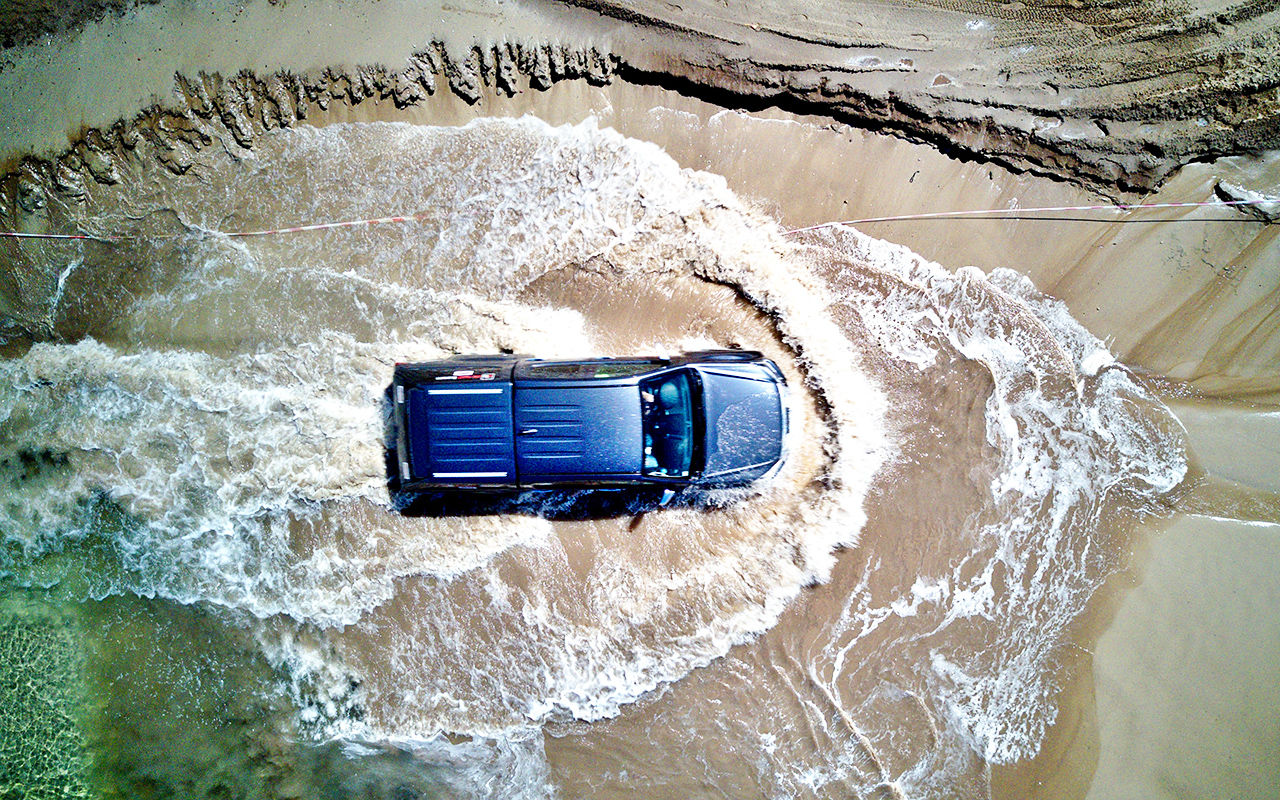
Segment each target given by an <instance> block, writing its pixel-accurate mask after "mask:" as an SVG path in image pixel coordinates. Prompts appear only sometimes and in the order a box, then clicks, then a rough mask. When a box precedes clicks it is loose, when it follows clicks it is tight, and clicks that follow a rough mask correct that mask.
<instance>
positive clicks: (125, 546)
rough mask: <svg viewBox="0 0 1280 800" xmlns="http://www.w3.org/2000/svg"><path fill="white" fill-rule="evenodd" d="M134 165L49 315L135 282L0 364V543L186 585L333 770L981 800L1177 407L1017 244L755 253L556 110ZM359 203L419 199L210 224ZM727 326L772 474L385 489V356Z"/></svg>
mask: <svg viewBox="0 0 1280 800" xmlns="http://www.w3.org/2000/svg"><path fill="white" fill-rule="evenodd" d="M135 177H136V180H135V181H134V182H132V183H130V184H128V185H126V186H125V187H124V188H120V189H115V190H95V191H97V192H98V193H99V195H100V196H99V197H97V198H95V202H94V204H93V205H92V206H91V208H92V210H93V219H92V226H93V227H94V228H97V229H104V230H107V229H127V228H129V227H131V226H134V225H136V224H138V223H135V222H133V221H134V220H146V221H147V222H146V224H147V225H150V226H152V227H153V228H159V229H160V230H161V231H162V232H164V233H165V234H167V235H173V236H175V237H177V238H175V239H165V240H163V241H164V242H166V243H167V244H163V245H159V244H155V243H151V244H149V245H148V246H147V248H137V249H135V250H129V251H122V250H120V249H117V250H115V251H110V252H106V253H101V252H97V251H89V252H88V253H87V254H82V255H83V256H84V257H81V256H77V255H76V254H74V253H73V254H71V256H70V257H69V259H70V260H69V262H68V263H72V264H76V265H78V266H76V271H77V272H78V273H80V274H81V277H80V278H77V280H84V281H85V283H83V284H78V283H76V282H74V281H71V280H70V279H68V281H67V288H66V291H64V293H63V296H62V298H61V301H60V302H62V303H63V304H66V305H68V307H70V306H72V305H74V304H76V303H77V302H81V301H79V300H78V296H77V292H79V293H83V294H86V295H92V294H93V293H94V292H95V291H98V290H100V289H101V287H96V286H95V285H94V283H93V274H94V273H93V272H92V271H93V270H94V269H95V268H97V269H100V270H101V271H102V274H104V275H106V276H107V278H104V279H108V278H110V277H111V276H112V275H113V274H115V273H112V272H111V271H110V270H109V269H107V267H111V265H117V266H116V267H112V268H113V269H115V268H118V265H119V264H121V263H129V264H133V265H134V267H133V268H134V269H135V273H136V275H137V277H138V281H139V285H138V286H137V288H136V291H135V298H134V299H133V300H131V301H130V302H129V303H127V304H124V305H117V306H113V307H110V308H106V307H104V310H101V311H100V312H99V313H98V314H97V316H96V317H95V316H94V315H93V314H90V315H89V316H90V317H92V318H91V319H88V320H87V321H83V320H82V321H81V325H82V328H83V330H85V331H86V332H87V333H89V334H90V335H91V337H92V338H84V339H82V340H80V341H77V342H74V343H66V344H40V345H37V346H35V347H33V348H32V349H30V350H29V351H28V352H27V353H26V354H25V355H23V356H21V357H17V358H13V359H10V360H8V361H6V362H4V363H3V364H0V417H3V419H4V428H3V431H2V432H0V459H3V463H4V470H5V471H6V475H5V477H6V478H7V480H8V481H9V482H10V484H11V485H12V487H13V489H12V495H11V496H12V498H13V499H12V502H8V503H6V504H5V507H4V508H3V509H0V515H2V516H0V526H2V530H3V536H4V549H3V551H0V559H2V560H0V567H3V569H4V570H5V572H6V573H7V574H8V576H9V577H8V580H9V581H10V582H11V583H16V584H18V585H24V586H55V587H59V591H63V592H66V593H68V595H69V596H71V597H73V598H77V599H81V600H88V599H91V598H102V597H107V596H124V597H142V598H158V599H159V600H158V601H157V602H159V601H167V602H174V603H178V604H181V605H183V606H193V607H197V608H208V609H212V610H213V612H214V613H213V616H212V617H211V619H212V620H214V621H215V623H212V624H216V625H218V626H228V627H229V628H231V629H234V630H237V631H240V632H243V633H244V634H245V635H246V636H247V637H248V641H251V642H252V645H251V650H252V655H249V656H246V658H251V659H254V660H255V661H261V663H262V664H263V665H265V666H264V668H263V669H264V673H263V674H264V675H266V676H269V677H264V678H263V679H262V681H263V682H262V683H261V684H260V685H255V686H252V687H245V689H244V691H246V692H260V693H264V696H272V697H279V698H284V700H285V701H287V704H288V705H289V707H290V708H292V709H293V711H292V715H291V716H290V717H289V722H288V723H287V727H288V728H289V731H290V733H289V736H291V737H293V739H294V740H295V741H298V742H301V743H305V742H323V741H327V740H336V741H338V742H341V743H342V747H343V753H344V755H343V758H344V759H346V760H345V761H342V762H341V764H342V765H343V766H342V767H341V769H345V770H348V771H351V773H352V774H359V773H360V772H361V770H366V771H372V770H374V769H375V768H374V767H373V766H370V765H375V764H376V765H377V767H376V769H378V770H383V769H388V768H389V767H387V766H386V764H385V762H384V760H385V759H386V758H389V756H388V755H387V753H388V752H389V751H388V750H387V748H388V747H391V746H392V745H394V750H395V753H396V754H398V755H397V756H396V757H404V758H408V759H410V760H411V761H412V763H416V764H419V765H428V766H429V767H430V770H429V771H430V774H431V776H432V777H431V781H429V782H428V784H429V785H430V786H433V787H435V788H437V789H440V788H441V787H444V789H442V790H447V791H449V792H451V793H453V794H458V795H462V796H476V797H482V796H495V797H497V796H502V797H510V796H534V797H537V796H545V795H547V794H555V793H559V794H564V795H568V796H573V795H577V794H583V795H584V796H591V794H595V796H603V795H604V794H607V793H608V792H609V791H610V790H613V789H616V790H617V791H619V792H625V791H642V792H644V793H645V794H646V795H649V796H655V797H660V796H670V797H677V796H679V797H684V796H689V793H690V792H692V793H693V794H698V793H699V792H702V793H706V794H715V793H716V791H708V790H707V789H706V788H705V787H704V788H702V789H698V788H697V787H698V786H699V784H697V783H696V782H695V783H694V784H692V785H686V784H685V783H684V781H686V780H690V779H692V778H693V777H696V776H698V775H706V774H707V773H708V769H707V767H706V765H707V764H715V763H717V759H721V758H730V759H732V762H733V763H732V764H728V763H726V766H725V767H724V768H723V769H722V770H719V771H717V770H710V772H711V773H712V774H713V777H712V778H709V779H708V780H709V781H710V785H712V786H716V787H718V789H717V790H718V791H719V792H721V793H727V794H730V795H734V796H738V795H741V794H742V793H743V792H747V793H755V794H765V795H770V796H772V795H781V796H809V795H824V794H826V793H828V792H832V791H842V792H846V793H852V794H854V795H855V796H873V795H874V794H875V793H876V792H883V791H886V790H889V791H896V792H898V793H900V794H903V795H905V796H909V797H948V796H954V793H955V792H956V791H957V789H959V792H960V793H961V794H964V795H968V794H971V793H979V792H981V787H982V786H983V785H984V781H985V775H986V766H985V765H986V764H987V763H1005V762H1009V761H1012V760H1015V759H1017V758H1020V757H1024V756H1027V755H1030V754H1032V753H1034V752H1035V751H1036V749H1037V747H1038V745H1039V742H1040V740H1041V738H1042V736H1043V733H1044V730H1045V728H1046V726H1047V725H1048V724H1049V723H1051V722H1052V720H1053V719H1054V715H1055V713H1056V712H1055V707H1054V689H1055V683H1054V681H1055V679H1056V665H1057V662H1056V651H1057V650H1058V649H1059V648H1061V647H1062V646H1063V645H1064V643H1065V642H1066V640H1067V636H1068V631H1069V626H1070V624H1071V623H1072V621H1073V620H1074V619H1076V617H1078V616H1079V614H1080V613H1081V612H1082V610H1083V609H1084V607H1085V604H1086V603H1087V601H1088V599H1089V597H1090V595H1091V594H1092V593H1093V591H1094V590H1095V589H1096V588H1097V587H1098V586H1099V584H1100V583H1101V581H1102V580H1103V579H1104V578H1105V577H1106V576H1107V575H1108V574H1109V573H1110V572H1111V571H1113V570H1114V569H1115V568H1116V567H1117V566H1119V565H1120V564H1121V563H1123V557H1124V554H1125V553H1126V548H1127V538H1126V533H1125V528H1124V526H1123V524H1122V523H1123V520H1124V519H1127V518H1128V517H1129V516H1131V515H1132V514H1133V513H1142V512H1143V511H1144V510H1145V509H1147V508H1148V507H1149V506H1150V505H1151V504H1152V503H1154V502H1155V501H1157V500H1158V499H1159V498H1160V497H1161V496H1162V495H1164V494H1166V493H1168V492H1170V491H1171V490H1173V489H1174V487H1175V486H1177V484H1178V483H1179V482H1180V481H1181V480H1182V478H1183V476H1184V475H1185V471H1186V463H1185V458H1184V455H1183V448H1182V444H1181V439H1180V436H1179V433H1178V429H1177V425H1176V422H1174V421H1173V420H1172V418H1171V417H1170V416H1169V415H1168V413H1167V412H1166V411H1165V410H1164V409H1163V408H1162V407H1160V406H1159V404H1158V403H1156V402H1155V401H1154V400H1152V399H1151V398H1150V397H1149V396H1147V395H1146V394H1145V393H1144V392H1143V391H1142V390H1141V388H1139V386H1138V385H1137V384H1136V383H1135V382H1134V381H1133V380H1132V379H1131V377H1130V376H1129V374H1128V373H1127V372H1126V371H1125V370H1124V368H1123V367H1122V366H1120V365H1118V364H1117V363H1115V361H1114V359H1113V358H1112V357H1111V355H1110V354H1109V353H1108V352H1107V350H1106V347H1105V346H1104V345H1103V344H1102V343H1101V342H1099V341H1097V340H1096V339H1095V338H1094V337H1092V336H1091V335H1090V334H1089V333H1088V332H1087V331H1085V330H1084V329H1083V328H1082V327H1081V326H1080V325H1079V324H1078V323H1076V322H1075V321H1074V320H1072V319H1071V317H1070V315H1069V313H1068V312H1067V310H1066V309H1065V308H1064V307H1063V306H1062V305H1061V304H1060V303H1058V302H1057V301H1054V300H1053V299H1052V298H1048V297H1046V296H1044V295H1042V294H1040V293H1039V292H1038V291H1036V289H1035V288H1034V287H1033V286H1032V285H1031V284H1030V282H1029V281H1027V280H1026V279H1024V278H1021V277H1020V276H1018V275H1017V273H1016V272H1013V271H1007V270H1002V271H997V272H995V273H993V274H991V275H982V274H981V273H979V272H977V271H976V270H960V271H959V272H954V273H953V272H951V271H949V270H947V269H944V268H942V267H940V266H938V265H935V264H931V263H928V262H925V261H923V260H921V259H919V258H918V257H916V256H914V255H913V254H911V253H910V252H909V251H906V250H904V249H902V248H899V247H896V246H894V245H891V244H888V243H885V242H882V241H878V240H874V239H870V238H868V237H865V236H863V235H861V234H859V233H857V232H856V231H853V230H849V229H837V230H833V231H829V232H825V233H820V234H811V235H809V236H807V237H806V238H804V239H803V240H801V241H796V240H793V239H788V238H787V237H785V236H784V235H782V233H781V231H780V229H779V227H778V226H777V224H776V223H774V222H773V221H772V220H770V219H768V218H767V217H765V216H763V215H761V214H760V213H758V212H756V211H754V210H752V209H750V208H748V207H747V206H745V205H744V204H743V203H742V202H741V201H740V200H739V199H738V198H736V197H734V196H733V194H732V193H731V192H730V191H728V189H727V188H726V187H725V185H724V182H723V180H721V179H719V178H718V177H716V176H714V175H709V174H705V173H698V172H692V171H689V170H683V169H680V168H679V167H678V166H677V165H676V164H675V163H674V162H673V161H672V160H671V159H670V158H669V157H668V156H667V155H666V154H664V153H663V152H662V151H661V150H659V149H658V148H656V147H655V146H653V145H650V144H645V143H641V142H636V141H634V140H627V139H624V138H623V137H621V136H619V135H617V134H616V133H613V132H612V131H608V130H600V129H598V128H597V127H596V126H595V125H594V124H592V123H585V124H582V125H577V126H568V127H562V128H551V127H549V126H547V125H545V124H543V123H541V122H539V121H537V120H533V119H522V120H515V121H511V120H478V121H476V122H473V123H471V124H469V125H467V126H464V127H462V128H426V127H414V126H409V125H387V124H369V125H337V126H333V127H329V128H325V129H320V130H315V129H309V128H299V129H296V130H292V131H282V132H279V133H276V134H273V135H271V136H267V137H264V139H263V141H262V143H261V145H260V146H259V147H258V149H257V150H256V151H255V153H254V154H253V156H252V158H251V159H250V160H248V161H245V162H236V163H233V162H231V161H229V160H227V159H225V158H221V157H210V158H209V159H208V161H207V163H203V164H200V165H197V166H196V167H195V168H193V169H192V171H191V172H189V173H188V174H186V175H184V176H180V177H173V176H170V175H167V174H162V173H161V171H160V170H159V168H156V167H146V166H140V167H139V170H138V174H137V175H136V176H135ZM388 213H413V214H422V215H423V218H422V220H421V221H420V222H419V223H415V224H407V225H400V226H378V227H374V228H356V229H346V230H340V231H326V232H317V233H309V234H301V235H296V236H287V237H279V238H272V239H261V240H259V239H255V240H251V241H233V240H229V239H226V238H225V237H222V236H220V235H219V234H218V233H217V231H223V230H237V229H256V228H264V227H275V226H277V225H282V224H294V223H302V222H313V221H319V220H341V219H355V218H361V217H367V216H381V215H383V214H388ZM95 263H97V264H98V266H97V267H95ZM86 264H87V266H85V265H86ZM139 264H140V265H141V266H140V267H139V266H138V265H139ZM102 265H107V267H104V266H102ZM1015 266H1016V265H1015ZM86 270H87V272H84V271H86ZM83 305H84V303H83V302H81V306H83ZM108 312H109V313H108ZM64 316H65V315H64ZM728 343H733V344H741V345H743V346H746V347H753V348H759V349H763V350H765V351H766V352H768V353H770V354H771V355H772V356H773V357H774V358H775V359H776V360H778V361H779V362H780V363H781V364H783V365H784V369H785V370H786V371H787V372H788V375H789V378H790V382H791V385H792V387H793V390H794V391H793V393H794V394H795V396H796V408H795V414H796V417H795V423H794V428H795V431H796V433H795V437H794V441H793V442H792V443H791V445H792V457H791V459H790V461H789V464H788V467H787V469H785V470H784V471H783V472H782V474H781V475H779V476H778V478H777V479H776V480H774V481H773V482H772V483H770V484H768V485H763V486H759V487H754V488H753V489H752V490H750V491H747V492H739V493H735V494H731V495H724V496H719V497H712V498H708V499H706V500H705V501H704V502H701V503H696V504H692V505H689V506H685V507H677V508H669V509H663V510H661V511H655V512H651V513H648V514H646V515H644V516H643V517H640V518H635V519H632V518H630V517H626V516H622V517H606V518H600V519H587V520H563V519H556V518H554V517H555V516H556V515H555V514H550V513H549V512H551V511H553V510H554V506H555V505H556V504H562V503H567V502H572V501H573V498H572V497H571V496H566V497H559V498H554V497H553V498H551V499H550V500H548V501H547V503H548V505H546V506H545V507H544V508H543V511H544V514H542V515H539V514H530V513H527V512H519V513H510V514H495V515H489V516H479V517H440V518H432V517H425V518H424V517H406V516H402V515H400V514H398V513H397V512H396V511H395V506H394V503H393V502H392V499H391V498H390V497H389V496H388V494H387V490H386V485H385V472H384V463H383V440H384V436H385V420H384V411H383V392H384V391H385V388H386V386H387V384H388V383H389V380H390V374H391V367H392V365H393V364H394V362H396V361H398V360H414V359H425V358H431V357H438V356H441V355H443V354H447V353H450V352H484V351H494V350H496V349H499V348H503V349H507V350H511V351H516V352H528V353H535V354H538V355H552V356H554V355H589V354H593V353H606V352H608V353H617V354H622V353H628V352H673V351H678V350H679V349H681V348H685V347H696V346H705V345H709V344H719V345H724V344H728ZM868 511H870V514H871V516H870V518H868ZM548 516H550V517H552V518H547V517H548ZM860 540H861V544H859V542H860ZM842 548H844V553H845V554H844V555H843V556H842V555H839V553H840V552H841V550H842ZM815 584H816V585H817V588H812V587H814V586H815ZM192 657H193V658H198V656H196V655H193V656H192ZM699 668H705V669H699ZM688 731H703V732H704V733H705V735H704V736H703V737H701V738H699V739H698V741H688V740H686V737H687V736H688ZM611 742H625V743H626V746H625V748H623V747H610V746H609V745H610V743H611ZM299 746H300V747H301V746H302V745H301V744H300V745H299ZM624 753H625V754H626V755H623V754H624ZM659 764H661V765H663V766H661V767H659V766H658V765H659ZM361 765H364V766H361ZM699 765H702V766H699ZM743 765H749V766H743ZM370 774H372V773H371V772H370ZM408 774H409V773H408V772H406V773H405V775H406V776H407V775H408ZM664 776H665V777H664ZM682 776H683V777H682ZM108 780H109V779H108ZM404 780H410V778H409V777H405V778H404ZM424 780H425V779H424ZM428 784H424V785H428ZM575 787H576V788H575ZM584 787H591V789H590V790H589V791H588V789H587V788H584Z"/></svg>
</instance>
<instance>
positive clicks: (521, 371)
mask: <svg viewBox="0 0 1280 800" xmlns="http://www.w3.org/2000/svg"><path fill="white" fill-rule="evenodd" d="M391 397H392V408H393V411H392V418H393V425H394V439H395V449H396V453H395V457H396V469H397V471H398V473H399V475H398V477H399V481H398V483H399V487H400V488H401V489H402V490H409V491H424V492H442V491H443V492H448V491H453V490H469V491H511V490H522V489H537V488H560V487H566V488H608V487H627V486H629V487H635V486H651V487H657V488H661V489H665V490H668V491H669V492H679V491H681V490H683V489H686V488H688V487H706V488H723V487H732V486H744V485H746V484H748V483H751V482H752V481H755V480H758V479H760V478H762V477H765V476H766V475H769V474H771V473H772V472H774V471H776V470H777V469H778V468H779V467H780V466H781V464H782V462H783V459H784V456H785V448H784V443H785V440H786V435H787V432H788V427H789V424H790V415H789V409H788V403H787V390H786V380H785V378H784V377H783V375H782V371H781V370H780V369H778V366H777V364H775V363H773V362H772V361H770V360H769V359H767V358H765V357H764V356H763V355H761V354H760V353H758V352H755V351H745V350H708V351H699V352H693V353H685V354H682V355H679V356H675V357H672V358H590V359H580V360H573V361H551V360H544V359H540V358H530V357H526V356H516V355H494V356H455V357H453V358H449V359H446V360H443V361H430V362H424V363H416V364H397V365H396V368H395V377H394V379H393V381H392V385H391ZM668 496H670V495H668Z"/></svg>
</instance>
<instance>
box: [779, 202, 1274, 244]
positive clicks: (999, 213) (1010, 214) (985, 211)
mask: <svg viewBox="0 0 1280 800" xmlns="http://www.w3.org/2000/svg"><path fill="white" fill-rule="evenodd" d="M1273 202H1276V201H1274V200H1261V199H1259V200H1213V201H1206V202H1200V203H1115V204H1110V205H1095V206H1040V207H1038V208H980V209H975V210H971V211H931V212H928V213H924V214H897V215H895V216H891V217H864V218H863V219H850V220H845V221H843V222H822V223H819V224H817V225H809V226H808V227H804V228H793V229H792V230H789V231H784V233H785V234H786V235H790V234H793V233H804V232H805V231H813V230H817V229H819V228H830V227H833V226H836V225H862V224H865V223H868V222H900V221H903V220H922V219H966V218H973V217H978V218H980V219H981V218H984V215H996V216H986V217H985V218H987V219H1025V220H1047V221H1050V222H1056V221H1064V222H1139V221H1141V222H1181V221H1185V222H1232V221H1236V220H1235V219H1231V220H1227V219H1205V220H1161V219H1154V220H1116V219H1098V218H1096V217H1029V216H1022V215H1025V214H1031V213H1045V212H1056V211H1139V210H1145V209H1152V208H1216V207H1219V206H1257V205H1262V204H1264V203H1273ZM1239 221H1242V222H1261V220H1247V219H1246V220H1239Z"/></svg>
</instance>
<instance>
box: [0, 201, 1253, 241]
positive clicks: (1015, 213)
mask: <svg viewBox="0 0 1280 800" xmlns="http://www.w3.org/2000/svg"><path fill="white" fill-rule="evenodd" d="M1274 202H1276V201H1274V200H1262V199H1258V200H1215V201H1209V202H1200V203H1117V204H1114V205H1095V206H1041V207H1038V208H1003V209H1001V208H982V209H974V210H970V211H931V212H927V213H923V214H897V215H895V216H890V217H864V218H862V219H850V220H844V221H841V222H822V223H819V224H817V225H809V226H807V227H804V228H793V229H791V230H788V231H784V232H783V234H784V235H787V236H789V235H791V234H793V233H804V232H805V231H814V230H818V229H819V228H830V227H834V226H836V225H863V224H866V223H869V222H902V221H908V220H933V219H942V220H954V219H1013V220H1025V221H1036V222H1105V223H1116V222H1147V223H1152V222H1255V223H1256V222H1265V224H1274V222H1273V221H1264V220H1257V219H1247V218H1242V217H1231V218H1223V219H1099V218H1097V217H1037V216H1029V215H1030V214H1040V213H1048V212H1063V211H1068V212H1069V211H1140V210H1147V209H1160V208H1220V207H1223V206H1257V205H1264V204H1267V203H1274ZM428 216H431V212H423V213H420V214H410V215H407V216H394V217H372V218H369V219H352V220H344V221H342V222H318V223H315V224H311V225H295V226H293V227H290V228H268V229H265V230H259V231H231V232H222V231H209V233H214V234H218V235H220V236H227V237H230V238H249V237H255V236H277V235H280V234H286V233H303V232H305V231H323V230H332V229H335V228H354V227H358V226H361V225H383V224H388V223H403V222H417V221H419V220H422V219H424V218H426V217H428ZM0 237H3V238H9V239H93V240H96V241H100V242H119V241H123V240H126V239H145V238H152V237H146V236H139V235H129V236H99V235H96V234H88V233H19V232H17V231H0ZM170 238H174V237H170Z"/></svg>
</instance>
